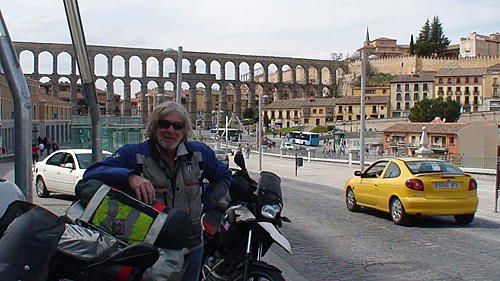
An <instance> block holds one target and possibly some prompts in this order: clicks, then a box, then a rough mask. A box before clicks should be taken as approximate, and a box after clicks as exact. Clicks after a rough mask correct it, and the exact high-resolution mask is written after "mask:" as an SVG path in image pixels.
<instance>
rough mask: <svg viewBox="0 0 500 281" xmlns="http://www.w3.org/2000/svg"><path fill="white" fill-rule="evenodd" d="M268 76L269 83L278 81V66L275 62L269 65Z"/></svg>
mask: <svg viewBox="0 0 500 281" xmlns="http://www.w3.org/2000/svg"><path fill="white" fill-rule="evenodd" d="M267 77H269V78H268V82H269V83H278V67H277V66H276V65H275V64H274V63H271V64H270V65H268V66H267Z"/></svg>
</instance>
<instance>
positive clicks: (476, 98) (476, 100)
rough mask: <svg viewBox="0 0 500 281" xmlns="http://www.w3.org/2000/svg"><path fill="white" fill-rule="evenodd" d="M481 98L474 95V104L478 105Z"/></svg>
mask: <svg viewBox="0 0 500 281" xmlns="http://www.w3.org/2000/svg"><path fill="white" fill-rule="evenodd" d="M478 101H479V99H478V96H474V105H478V104H479V102H478Z"/></svg>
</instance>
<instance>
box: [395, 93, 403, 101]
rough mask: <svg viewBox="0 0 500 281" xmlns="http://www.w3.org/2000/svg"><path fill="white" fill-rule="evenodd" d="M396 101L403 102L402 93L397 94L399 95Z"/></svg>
mask: <svg viewBox="0 0 500 281" xmlns="http://www.w3.org/2000/svg"><path fill="white" fill-rule="evenodd" d="M396 100H397V101H401V100H402V98H401V93H397V94H396Z"/></svg>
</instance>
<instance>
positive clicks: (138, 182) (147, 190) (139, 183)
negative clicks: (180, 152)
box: [128, 174, 156, 204]
mask: <svg viewBox="0 0 500 281" xmlns="http://www.w3.org/2000/svg"><path fill="white" fill-rule="evenodd" d="M128 186H129V187H130V188H131V189H132V190H133V191H134V192H135V196H136V197H137V199H139V200H140V201H142V202H144V203H146V204H151V203H152V202H153V200H155V197H156V194H155V188H154V187H153V184H151V182H150V181H149V180H147V179H145V178H143V177H141V176H138V175H135V174H131V175H129V176H128Z"/></svg>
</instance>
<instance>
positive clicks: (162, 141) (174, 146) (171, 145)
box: [158, 137, 182, 151]
mask: <svg viewBox="0 0 500 281" xmlns="http://www.w3.org/2000/svg"><path fill="white" fill-rule="evenodd" d="M167 141H168V143H167ZM181 142H182V140H179V141H176V142H171V140H170V141H169V140H165V139H164V138H162V137H160V138H158V144H159V145H160V148H161V149H162V150H164V151H171V150H176V149H177V146H179V143H181Z"/></svg>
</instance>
